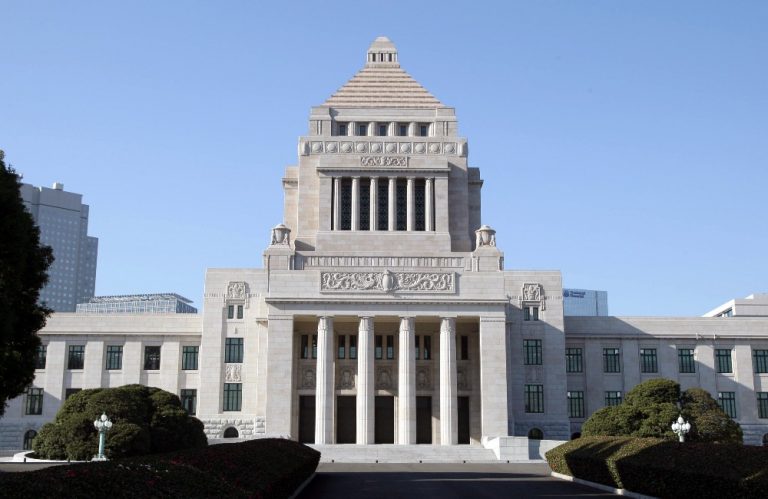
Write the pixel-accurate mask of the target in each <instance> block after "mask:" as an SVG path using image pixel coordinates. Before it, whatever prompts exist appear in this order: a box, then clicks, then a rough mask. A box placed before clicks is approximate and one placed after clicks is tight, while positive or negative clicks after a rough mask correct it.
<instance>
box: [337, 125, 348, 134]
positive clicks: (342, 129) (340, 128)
mask: <svg viewBox="0 0 768 499" xmlns="http://www.w3.org/2000/svg"><path fill="white" fill-rule="evenodd" d="M338 131H339V135H347V124H346V123H339V124H338Z"/></svg>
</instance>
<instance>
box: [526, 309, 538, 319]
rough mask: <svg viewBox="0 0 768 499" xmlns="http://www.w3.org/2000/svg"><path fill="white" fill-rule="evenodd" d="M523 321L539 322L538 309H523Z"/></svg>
mask: <svg viewBox="0 0 768 499" xmlns="http://www.w3.org/2000/svg"><path fill="white" fill-rule="evenodd" d="M523 320H524V321H537V320H539V307H523Z"/></svg>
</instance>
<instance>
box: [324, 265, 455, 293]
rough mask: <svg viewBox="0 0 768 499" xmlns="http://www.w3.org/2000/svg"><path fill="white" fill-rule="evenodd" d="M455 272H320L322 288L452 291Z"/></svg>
mask: <svg viewBox="0 0 768 499" xmlns="http://www.w3.org/2000/svg"><path fill="white" fill-rule="evenodd" d="M455 282H456V274H454V273H453V272H392V271H390V270H386V271H384V272H321V273H320V291H323V292H360V291H363V292H366V291H368V292H381V293H393V292H396V291H401V292H408V293H453V292H455V287H456V286H455Z"/></svg>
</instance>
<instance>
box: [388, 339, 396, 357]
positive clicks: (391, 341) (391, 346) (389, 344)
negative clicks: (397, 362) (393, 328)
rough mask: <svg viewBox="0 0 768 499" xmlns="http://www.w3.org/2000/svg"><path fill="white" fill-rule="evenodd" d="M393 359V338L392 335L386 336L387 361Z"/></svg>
mask: <svg viewBox="0 0 768 499" xmlns="http://www.w3.org/2000/svg"><path fill="white" fill-rule="evenodd" d="M394 358H395V337H394V336H393V335H391V334H390V335H387V359H389V360H391V359H394Z"/></svg>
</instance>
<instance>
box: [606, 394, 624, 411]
mask: <svg viewBox="0 0 768 499" xmlns="http://www.w3.org/2000/svg"><path fill="white" fill-rule="evenodd" d="M619 404H621V392H613V391H608V392H605V405H606V406H608V407H612V406H615V405H619Z"/></svg>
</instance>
